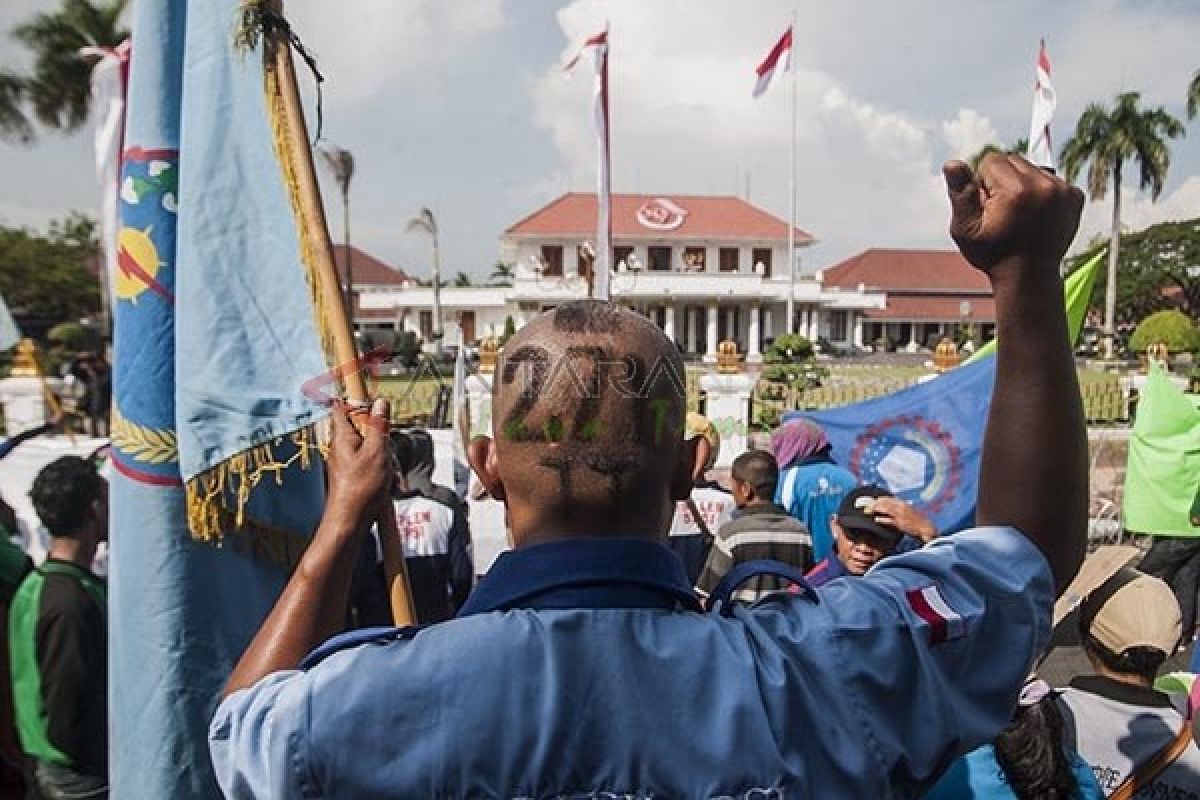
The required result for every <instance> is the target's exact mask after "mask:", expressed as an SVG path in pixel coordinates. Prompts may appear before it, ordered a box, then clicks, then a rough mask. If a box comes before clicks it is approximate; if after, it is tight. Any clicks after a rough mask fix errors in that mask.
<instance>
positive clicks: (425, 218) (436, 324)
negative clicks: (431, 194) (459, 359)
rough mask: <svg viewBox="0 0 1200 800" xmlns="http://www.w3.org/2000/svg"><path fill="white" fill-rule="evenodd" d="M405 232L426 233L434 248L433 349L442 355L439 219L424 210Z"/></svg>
mask: <svg viewBox="0 0 1200 800" xmlns="http://www.w3.org/2000/svg"><path fill="white" fill-rule="evenodd" d="M404 230H405V231H408V232H410V233H411V232H413V231H417V232H419V233H424V234H425V235H427V236H428V237H429V241H430V243H431V244H432V246H433V277H432V279H431V285H432V286H433V349H434V355H438V356H440V355H441V354H442V286H444V285H445V284H443V283H442V262H441V254H440V253H439V252H438V225H437V217H435V216H434V215H433V212H432V211H430V210H429V209H428V208H422V209H421V211H420V212H419V213H418V214H417V215H416V216H415V217H413V218H412V219H410V220H409V221H408V224H407V225H406V226H405V227H404Z"/></svg>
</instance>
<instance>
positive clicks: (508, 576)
mask: <svg viewBox="0 0 1200 800" xmlns="http://www.w3.org/2000/svg"><path fill="white" fill-rule="evenodd" d="M515 608H531V609H550V608H560V609H562V608H661V609H664V610H680V609H684V610H690V611H699V610H700V602H699V600H698V599H697V598H696V594H695V592H694V591H693V590H692V587H691V584H690V583H689V582H688V579H687V573H686V572H685V570H684V567H683V562H681V561H680V560H679V557H678V556H676V555H675V554H674V553H673V552H671V550H669V549H668V548H667V547H665V546H664V545H662V544H660V543H658V542H655V541H650V540H648V539H635V538H625V537H620V538H618V537H610V538H579V539H563V540H560V541H553V542H545V543H543V544H536V545H530V546H528V547H522V548H520V549H518V550H511V551H509V552H507V553H503V554H501V555H500V557H499V558H497V559H496V563H495V564H493V565H492V568H491V569H490V570H488V572H487V574H486V575H484V576H483V578H482V579H481V580H480V581H479V583H478V584H477V585H476V586H475V589H474V590H473V591H472V592H471V595H470V597H468V598H467V602H466V603H464V604H463V607H462V609H461V610H460V611H459V612H458V615H459V616H460V617H465V616H469V615H471V614H482V613H487V612H489V611H508V610H511V609H515Z"/></svg>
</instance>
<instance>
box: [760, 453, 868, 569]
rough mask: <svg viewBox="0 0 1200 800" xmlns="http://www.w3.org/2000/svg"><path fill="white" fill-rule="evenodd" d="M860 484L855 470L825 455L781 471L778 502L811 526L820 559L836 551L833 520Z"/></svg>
mask: <svg viewBox="0 0 1200 800" xmlns="http://www.w3.org/2000/svg"><path fill="white" fill-rule="evenodd" d="M857 487H858V479H857V478H855V477H854V475H853V473H851V472H850V471H849V470H847V469H843V468H842V467H839V466H838V465H837V464H834V463H833V462H832V461H828V460H824V459H822V460H820V461H814V462H812V463H807V464H799V465H796V466H792V467H788V468H787V469H785V470H782V471H780V473H779V484H778V486H777V487H776V489H775V503H776V504H777V505H781V506H783V507H784V508H786V509H787V511H788V513H789V514H791V515H792V516H793V517H795V518H796V519H798V520H800V521H801V522H803V523H804V525H805V527H807V528H808V532H809V533H811V534H812V542H813V559H815V560H816V561H820V560H821V559H823V558H825V556H827V555H829V554H830V553H832V552H833V530H832V529H831V528H830V527H829V520H830V518H831V517H832V516H833V515H834V514H836V513H837V510H838V506H840V505H841V504H842V498H843V497H845V496H846V493H847V492H849V491H850V490H852V489H855V488H857Z"/></svg>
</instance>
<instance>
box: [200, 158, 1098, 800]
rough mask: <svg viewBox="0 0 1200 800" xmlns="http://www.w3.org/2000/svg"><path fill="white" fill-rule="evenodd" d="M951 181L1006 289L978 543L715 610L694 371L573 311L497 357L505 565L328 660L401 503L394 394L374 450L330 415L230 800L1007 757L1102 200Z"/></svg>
mask: <svg viewBox="0 0 1200 800" xmlns="http://www.w3.org/2000/svg"><path fill="white" fill-rule="evenodd" d="M945 176H946V183H947V188H948V190H949V195H950V203H951V206H952V209H953V219H952V221H951V226H950V232H951V235H952V236H953V237H954V239H955V241H956V242H957V243H958V245H959V247H960V249H961V250H962V252H963V254H964V255H965V256H966V258H967V259H968V260H969V261H970V262H971V263H972V264H974V265H975V266H976V267H977V268H979V269H981V270H983V271H984V272H986V273H987V274H988V276H989V277H990V278H991V281H992V284H993V287H994V288H995V296H996V307H997V318H998V319H997V322H998V326H999V336H1000V339H1001V341H1002V342H1003V344H1002V345H1001V347H1000V349H999V353H998V356H997V359H998V360H997V365H996V383H995V394H994V397H993V400H992V404H991V416H990V418H989V421H988V432H987V436H986V437H985V443H984V452H983V467H982V475H981V478H980V490H979V498H978V512H977V519H978V522H979V524H980V526H981V527H979V528H977V529H974V530H970V531H964V532H962V533H959V534H956V535H955V536H952V537H946V538H945V539H943V540H939V541H936V542H934V543H933V544H931V545H929V546H928V547H925V548H922V549H921V550H919V551H915V552H912V553H907V554H904V555H899V556H895V557H893V558H891V559H888V560H887V561H885V562H883V563H881V564H879V565H878V566H877V567H876V568H875V569H874V570H872V571H871V572H870V573H868V574H867V575H866V576H864V577H863V578H861V579H858V580H855V581H842V582H835V583H833V584H830V585H829V586H828V587H826V590H825V591H824V593H823V594H821V595H820V596H818V595H817V594H816V593H815V592H812V591H804V592H801V593H799V594H785V595H778V594H776V595H771V596H769V597H767V598H766V599H765V600H763V601H762V602H760V603H758V604H756V605H754V606H750V607H747V606H742V605H739V604H736V603H730V602H728V598H729V596H731V595H732V593H733V592H734V591H736V589H737V583H738V581H739V580H744V579H750V578H753V577H755V576H756V575H757V574H760V572H761V571H766V573H767V574H770V571H771V570H774V569H778V568H779V565H778V564H773V563H772V562H764V563H762V564H760V565H752V566H747V565H739V566H738V567H737V568H736V569H734V570H733V571H732V572H731V573H730V575H729V576H727V578H726V580H724V581H722V585H718V586H717V587H715V589H714V591H713V593H712V594H713V598H712V599H714V600H715V601H716V602H715V607H716V608H719V609H720V613H713V612H708V613H705V612H704V611H702V610H701V608H700V605H699V603H698V601H697V599H696V596H695V594H694V593H693V590H692V588H691V587H690V586H689V585H688V582H687V579H686V575H685V574H684V571H683V568H682V565H681V564H680V562H679V560H678V559H677V558H676V557H675V556H674V555H673V554H672V553H671V551H670V550H669V549H668V548H667V547H666V546H665V544H664V539H665V537H666V533H667V528H668V525H669V522H670V517H671V510H672V504H673V503H674V502H675V501H678V500H680V499H683V498H684V497H685V496H686V495H687V492H688V489H689V488H690V484H691V476H692V475H693V471H694V469H695V457H696V445H695V443H694V441H690V440H685V438H684V436H683V426H684V409H685V404H684V392H683V386H684V385H683V381H682V378H683V371H682V365H681V364H680V361H679V358H678V355H677V354H676V351H675V350H674V348H673V347H672V346H671V345H670V343H669V342H668V340H667V339H666V338H665V337H664V336H663V335H662V333H661V332H660V331H659V330H658V329H657V328H655V327H654V326H653V325H652V324H650V323H649V322H648V321H646V320H645V319H644V318H642V317H640V316H639V315H637V314H634V313H632V312H630V311H627V310H624V309H621V308H619V307H618V306H615V305H608V304H603V303H598V302H590V301H588V302H578V303H570V304H567V305H565V306H562V307H560V308H558V309H556V310H554V311H551V312H549V313H547V314H544V315H542V316H541V317H539V318H537V319H536V320H534V321H533V322H531V323H530V324H529V325H527V326H526V327H525V328H524V329H522V330H521V331H520V332H519V333H518V334H517V335H516V336H514V337H513V338H512V339H511V340H510V341H509V342H508V344H507V345H506V347H505V359H504V362H503V364H502V365H500V368H499V370H498V372H497V374H496V378H495V385H494V404H493V420H494V426H493V436H492V437H490V438H487V437H481V438H478V439H476V440H475V441H474V442H473V443H472V445H471V447H470V454H469V455H470V460H471V464H472V466H473V468H474V469H475V471H476V473H477V474H478V476H479V478H480V480H481V481H482V482H483V483H484V485H485V486H486V487H487V489H488V491H489V492H490V493H491V495H492V496H493V497H495V498H497V499H499V500H501V501H503V502H504V503H505V505H506V506H507V509H508V517H509V521H510V523H511V528H512V537H513V543H514V550H513V551H511V552H509V553H506V554H504V555H502V556H501V557H500V558H499V559H497V561H496V563H495V564H494V565H493V567H492V568H491V570H489V572H488V573H487V574H486V575H485V576H484V577H483V578H482V579H481V581H480V583H479V584H478V585H477V587H476V588H475V591H474V592H473V593H472V595H471V596H470V598H469V599H468V600H467V603H466V604H465V605H464V607H463V608H462V609H461V610H460V612H459V614H458V616H457V618H455V619H453V620H450V621H448V622H444V623H441V624H438V625H434V626H430V627H426V628H422V629H420V630H411V629H409V630H389V631H378V632H374V633H366V634H358V635H354V636H351V637H349V638H347V637H341V638H336V639H334V640H332V641H327V642H325V644H324V645H321V642H323V641H325V640H326V639H328V637H330V636H332V635H334V634H335V633H336V632H337V630H338V625H339V623H340V621H341V620H342V618H343V617H344V611H345V600H346V591H347V589H346V586H347V584H348V576H349V572H350V568H351V566H352V564H353V561H354V554H355V553H356V552H357V549H358V545H359V542H360V541H361V538H362V536H363V535H364V531H365V528H366V527H367V525H368V521H369V520H370V519H371V518H372V516H373V515H374V514H375V513H376V511H377V509H378V508H379V505H380V503H382V502H386V497H387V490H388V479H387V476H388V468H387V466H388V465H387V459H386V447H385V435H384V433H383V431H382V430H381V428H382V427H383V425H382V422H383V419H384V418H385V415H386V413H387V409H386V404H385V403H381V404H380V405H379V406H378V407H376V408H375V409H373V412H372V417H371V418H370V419H368V420H367V422H369V423H375V424H367V425H364V426H363V433H362V434H361V436H360V434H358V433H356V432H355V430H354V428H353V427H352V426H351V425H350V423H349V421H348V420H347V418H346V417H345V415H344V413H343V412H341V411H338V412H335V414H334V437H333V443H332V447H331V452H330V456H329V498H328V504H327V508H326V511H325V516H324V518H323V519H322V522H321V525H320V527H319V529H318V531H317V532H316V534H315V535H314V537H313V540H312V543H311V544H310V545H309V548H308V550H307V552H306V553H305V555H304V557H303V559H302V560H301V563H300V565H299V567H298V568H297V570H296V573H295V575H294V577H293V578H292V580H291V581H290V582H289V584H288V586H287V587H286V588H285V590H284V592H283V594H282V596H281V597H280V599H279V602H278V603H277V605H276V607H275V610H274V611H273V612H272V614H271V616H270V617H269V618H268V619H267V621H266V622H265V623H264V625H263V628H262V630H261V631H260V632H259V634H258V636H257V637H256V638H255V640H254V641H253V643H252V644H251V645H250V647H249V649H248V650H247V651H246V653H245V654H244V655H243V657H242V659H241V661H240V663H239V664H238V666H237V668H236V669H235V670H234V673H233V675H232V676H231V677H230V679H229V683H228V685H227V687H226V695H225V698H224V700H223V702H222V703H221V705H220V707H219V708H218V710H217V712H216V715H215V717H214V719H213V723H212V727H211V730H210V747H211V752H212V757H213V763H214V765H215V767H216V772H217V775H218V778H219V780H220V782H221V785H222V788H223V789H224V790H225V792H226V793H227V794H228V795H229V796H231V797H239V798H250V797H261V798H267V797H270V798H300V797H305V798H315V797H322V798H325V797H329V798H333V797H337V798H342V797H345V798H383V797H509V798H551V797H553V798H595V797H622V798H651V797H654V798H664V797H670V798H712V797H723V798H751V797H754V798H769V797H776V798H782V797H788V798H797V797H814V798H842V797H846V798H859V797H871V798H886V797H911V796H918V795H920V793H921V792H922V791H923V790H924V789H925V788H927V787H928V786H929V785H930V784H931V783H932V782H933V781H934V780H935V779H936V778H937V776H938V774H939V772H940V770H941V769H942V768H943V767H944V766H945V765H946V764H948V763H950V761H952V760H953V759H954V758H955V757H956V756H958V755H959V754H961V753H963V752H965V751H967V750H970V749H972V748H973V747H975V746H977V745H979V744H982V743H984V742H986V741H989V740H991V739H992V738H994V736H995V735H996V734H997V733H998V732H999V731H1000V729H1001V728H1002V727H1004V725H1005V724H1006V723H1007V721H1008V719H1009V717H1010V715H1011V711H1012V708H1013V706H1014V704H1015V702H1016V699H1017V693H1018V691H1019V689H1020V687H1021V684H1022V682H1023V680H1024V678H1025V676H1026V674H1027V673H1028V671H1029V668H1030V666H1031V665H1032V664H1033V663H1034V660H1035V658H1036V657H1037V655H1038V654H1039V653H1040V651H1041V650H1042V648H1043V647H1044V646H1045V644H1046V641H1047V639H1048V635H1049V626H1050V614H1051V607H1052V604H1053V599H1054V595H1055V589H1056V588H1061V587H1063V586H1066V584H1067V583H1068V582H1069V581H1070V579H1071V578H1072V576H1073V575H1074V573H1075V571H1076V570H1077V569H1078V565H1079V562H1080V559H1081V558H1082V554H1083V546H1084V533H1085V523H1086V511H1087V461H1086V435H1085V429H1084V425H1083V415H1082V408H1081V405H1080V399H1079V389H1078V385H1077V383H1076V377H1075V369H1074V362H1073V359H1072V355H1071V350H1070V346H1069V343H1068V340H1067V326H1066V321H1065V318H1064V315H1063V302H1062V288H1061V284H1060V282H1059V278H1058V269H1059V262H1060V260H1061V258H1062V255H1063V253H1064V252H1065V251H1066V249H1067V246H1068V245H1069V244H1070V242H1071V239H1072V237H1073V236H1074V234H1075V229H1076V227H1077V225H1078V221H1079V213H1080V210H1081V207H1082V203H1083V197H1082V194H1081V193H1080V192H1079V191H1078V190H1077V189H1074V188H1072V187H1069V186H1068V185H1067V184H1065V183H1063V182H1062V181H1061V180H1059V179H1058V178H1056V177H1054V176H1052V175H1048V174H1046V173H1044V172H1042V171H1040V170H1038V169H1036V168H1034V167H1032V166H1030V165H1029V164H1028V163H1027V162H1026V161H1024V160H1023V159H1021V158H1018V157H1015V156H1005V155H992V156H989V157H988V158H986V159H985V160H984V161H983V163H982V165H981V167H980V169H979V172H978V174H975V173H973V172H972V171H971V169H970V168H969V167H968V166H967V165H966V164H963V163H961V162H952V163H950V164H948V165H947V166H946V169H945ZM1031 441H1033V442H1037V443H1038V445H1039V446H1037V447H1029V446H1028V444H1029V442H1031ZM839 584H840V585H839ZM318 645H320V646H319V647H318ZM313 648H316V650H314V649H313ZM306 654H307V655H306Z"/></svg>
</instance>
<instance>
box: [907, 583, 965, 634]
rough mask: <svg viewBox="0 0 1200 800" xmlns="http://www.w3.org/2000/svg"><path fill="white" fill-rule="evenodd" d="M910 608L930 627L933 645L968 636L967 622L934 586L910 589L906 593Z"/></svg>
mask: <svg viewBox="0 0 1200 800" xmlns="http://www.w3.org/2000/svg"><path fill="white" fill-rule="evenodd" d="M904 597H905V599H906V600H908V605H909V607H910V608H911V609H912V610H913V611H914V612H916V615H917V616H918V617H920V618H921V621H922V622H924V623H925V624H926V625H927V626H928V627H929V643H930V644H931V645H937V644H942V643H944V642H950V641H953V640H955V639H961V638H962V637H963V636H966V635H967V621H966V620H965V619H963V617H962V615H961V614H959V613H958V612H957V611H955V610H954V609H953V608H951V607H950V604H949V603H947V602H946V598H945V597H943V596H942V593H941V592H940V591H938V588H937V587H936V586H933V585H929V586H922V587H920V588H917V589H909V590H908V591H907V592H905V593H904Z"/></svg>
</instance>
